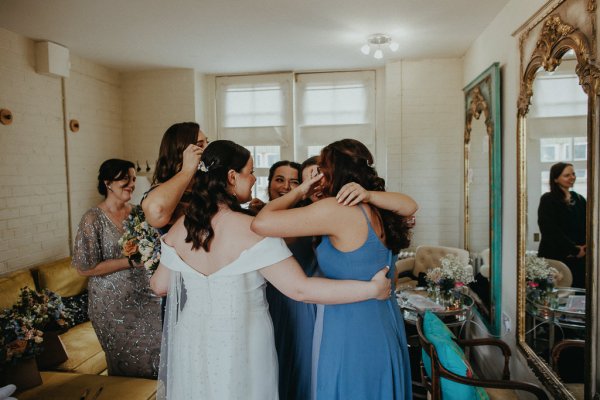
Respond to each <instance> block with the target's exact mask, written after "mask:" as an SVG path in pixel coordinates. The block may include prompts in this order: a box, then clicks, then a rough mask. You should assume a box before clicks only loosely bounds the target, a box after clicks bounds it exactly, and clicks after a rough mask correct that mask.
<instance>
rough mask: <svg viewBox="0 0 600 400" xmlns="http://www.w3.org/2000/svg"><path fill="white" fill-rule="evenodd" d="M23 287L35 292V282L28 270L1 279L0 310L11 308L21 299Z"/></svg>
mask: <svg viewBox="0 0 600 400" xmlns="http://www.w3.org/2000/svg"><path fill="white" fill-rule="evenodd" d="M23 287H29V288H31V289H33V290H35V282H34V281H33V276H32V275H31V271H30V270H28V269H27V270H21V271H17V272H13V273H12V274H9V275H6V276H3V277H0V310H3V309H5V308H11V307H12V306H13V304H15V303H16V302H17V300H18V299H19V293H20V291H21V288H23Z"/></svg>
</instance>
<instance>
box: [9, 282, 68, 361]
mask: <svg viewBox="0 0 600 400" xmlns="http://www.w3.org/2000/svg"><path fill="white" fill-rule="evenodd" d="M71 325H72V319H71V315H70V314H69V312H68V311H67V310H66V309H65V306H64V304H63V303H62V298H61V297H60V296H59V295H58V294H56V293H54V292H52V291H50V290H47V289H45V290H44V291H42V292H41V293H40V292H36V291H35V290H33V289H30V288H28V287H24V288H22V289H21V292H20V293H19V299H18V300H17V302H16V303H15V304H14V305H13V306H12V308H8V309H5V310H4V311H3V312H2V313H0V364H7V363H11V362H12V363H14V362H16V360H18V359H20V358H29V357H33V356H36V355H39V354H41V352H42V350H44V348H43V344H42V343H43V341H44V331H52V330H62V329H67V328H69V327H70V326H71Z"/></svg>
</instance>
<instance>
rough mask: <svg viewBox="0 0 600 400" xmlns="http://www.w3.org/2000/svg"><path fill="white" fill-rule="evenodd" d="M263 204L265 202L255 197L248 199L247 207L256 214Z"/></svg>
mask: <svg viewBox="0 0 600 400" xmlns="http://www.w3.org/2000/svg"><path fill="white" fill-rule="evenodd" d="M264 206H265V202H264V201H262V200H261V199H259V198H257V197H255V198H253V199H252V200H250V203H248V209H249V210H250V211H252V212H254V213H255V214H258V212H259V211H260V210H262V208H263V207H264Z"/></svg>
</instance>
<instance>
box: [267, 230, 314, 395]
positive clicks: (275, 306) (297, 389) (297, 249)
mask: <svg viewBox="0 0 600 400" xmlns="http://www.w3.org/2000/svg"><path fill="white" fill-rule="evenodd" d="M288 247H289V249H290V251H291V252H292V254H293V255H294V257H295V258H296V260H297V261H298V263H299V264H300V266H301V267H302V269H303V270H304V272H305V273H306V275H307V276H312V275H313V274H314V273H315V271H316V269H317V263H316V258H315V252H314V250H313V247H312V237H302V238H298V239H297V240H295V241H294V242H292V243H291V244H289V245H288ZM266 292H267V301H268V302H269V313H270V314H271V319H272V320H273V328H274V333H275V348H276V349H277V360H278V362H279V399H280V400H307V399H310V392H311V361H312V360H311V358H312V341H313V328H314V325H315V315H316V306H315V305H314V304H307V303H301V302H298V301H295V300H292V299H290V298H289V297H287V296H285V295H284V294H282V293H281V292H280V291H279V290H277V289H276V288H275V287H274V286H273V285H271V284H268V285H267V290H266Z"/></svg>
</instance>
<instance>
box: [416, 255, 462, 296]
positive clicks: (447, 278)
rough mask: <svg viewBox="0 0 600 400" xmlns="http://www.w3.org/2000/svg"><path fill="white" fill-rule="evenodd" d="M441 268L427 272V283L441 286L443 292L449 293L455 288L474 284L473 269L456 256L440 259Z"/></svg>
mask: <svg viewBox="0 0 600 400" xmlns="http://www.w3.org/2000/svg"><path fill="white" fill-rule="evenodd" d="M440 264H441V266H440V267H436V268H433V269H430V270H429V271H427V278H426V279H427V281H428V282H429V283H430V284H432V285H435V286H439V287H440V289H441V290H442V291H449V290H451V289H453V288H454V287H455V286H458V287H461V286H464V285H466V284H467V283H470V282H473V267H471V265H469V264H467V263H465V262H463V261H461V259H460V258H459V257H458V256H456V255H454V254H447V255H446V256H444V257H442V258H440Z"/></svg>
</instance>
